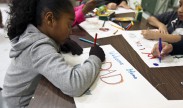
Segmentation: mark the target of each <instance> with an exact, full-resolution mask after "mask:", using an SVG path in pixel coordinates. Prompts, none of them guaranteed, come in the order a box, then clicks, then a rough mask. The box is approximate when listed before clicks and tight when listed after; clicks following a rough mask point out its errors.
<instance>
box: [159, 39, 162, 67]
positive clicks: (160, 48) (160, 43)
mask: <svg viewBox="0 0 183 108" xmlns="http://www.w3.org/2000/svg"><path fill="white" fill-rule="evenodd" d="M161 51H162V40H161V38H159V52H160V56H159V62H160V63H161Z"/></svg>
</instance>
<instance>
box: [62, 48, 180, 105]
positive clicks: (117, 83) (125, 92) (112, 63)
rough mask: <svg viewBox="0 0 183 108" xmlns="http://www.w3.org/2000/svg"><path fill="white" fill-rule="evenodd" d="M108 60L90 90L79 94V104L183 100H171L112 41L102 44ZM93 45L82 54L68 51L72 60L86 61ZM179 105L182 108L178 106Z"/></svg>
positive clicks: (158, 102)
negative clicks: (119, 51) (72, 53)
mask: <svg viewBox="0 0 183 108" xmlns="http://www.w3.org/2000/svg"><path fill="white" fill-rule="evenodd" d="M102 48H103V49H104V51H105V54H106V61H105V62H104V64H103V65H102V68H101V71H100V74H99V76H98V78H97V79H96V81H95V82H94V83H93V85H92V86H91V87H90V88H89V90H88V91H87V92H86V93H85V94H84V95H82V96H81V97H75V98H74V100H75V104H76V106H77V108H172V107H170V106H171V105H172V104H174V105H177V106H179V105H183V102H182V101H181V102H182V103H181V102H178V103H176V102H174V103H172V104H171V103H169V101H168V100H167V99H166V98H165V97H164V96H163V95H162V94H160V93H159V92H158V91H157V90H156V89H155V88H154V87H153V86H152V85H151V84H150V83H149V82H148V81H147V80H146V79H145V78H144V77H143V76H142V75H141V74H140V73H139V72H138V71H137V70H136V69H135V68H134V67H133V66H132V65H131V64H129V63H128V61H127V60H125V58H124V57H123V56H121V55H120V54H119V53H118V52H117V51H116V50H115V49H114V48H113V47H112V46H111V45H105V46H102ZM89 50H90V49H89V48H86V49H84V53H83V54H82V55H81V56H71V55H65V59H66V61H67V62H68V63H69V64H72V65H75V64H80V63H83V61H84V60H85V59H87V58H88V55H89V54H88V53H89ZM176 108H181V107H180V106H179V107H176Z"/></svg>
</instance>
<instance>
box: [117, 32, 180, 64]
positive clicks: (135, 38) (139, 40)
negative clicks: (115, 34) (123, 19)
mask: <svg viewBox="0 0 183 108" xmlns="http://www.w3.org/2000/svg"><path fill="white" fill-rule="evenodd" d="M121 33H122V35H123V37H124V38H125V39H126V41H127V42H128V43H129V44H130V45H131V47H132V48H133V49H134V50H135V51H136V52H137V53H138V55H139V56H140V57H141V59H142V60H143V61H144V62H145V63H146V64H147V65H148V66H149V67H150V68H159V67H171V66H183V62H182V60H183V55H175V56H170V55H169V56H166V57H163V58H162V60H161V63H160V62H159V59H158V58H152V54H151V50H152V48H153V46H154V44H156V43H157V42H158V41H157V40H147V39H145V38H144V37H143V36H142V35H141V30H136V31H121ZM157 65H158V66H157Z"/></svg>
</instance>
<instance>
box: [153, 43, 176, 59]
mask: <svg viewBox="0 0 183 108" xmlns="http://www.w3.org/2000/svg"><path fill="white" fill-rule="evenodd" d="M162 48H163V49H162V51H161V53H160V52H159V43H156V44H155V45H154V48H153V49H152V51H151V54H152V55H153V56H154V57H160V55H161V56H165V55H168V54H169V53H170V52H172V50H173V46H172V44H168V43H167V42H162Z"/></svg>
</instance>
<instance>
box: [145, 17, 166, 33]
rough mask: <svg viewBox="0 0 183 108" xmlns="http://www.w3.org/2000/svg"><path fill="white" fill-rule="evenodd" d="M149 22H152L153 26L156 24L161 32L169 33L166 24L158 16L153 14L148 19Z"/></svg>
mask: <svg viewBox="0 0 183 108" xmlns="http://www.w3.org/2000/svg"><path fill="white" fill-rule="evenodd" d="M147 21H148V23H149V24H151V25H152V26H155V27H157V28H158V29H159V32H160V33H164V34H167V33H168V30H167V27H166V25H165V24H163V23H162V22H160V21H159V20H158V19H157V18H156V17H154V16H151V17H149V18H148V19H147Z"/></svg>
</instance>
